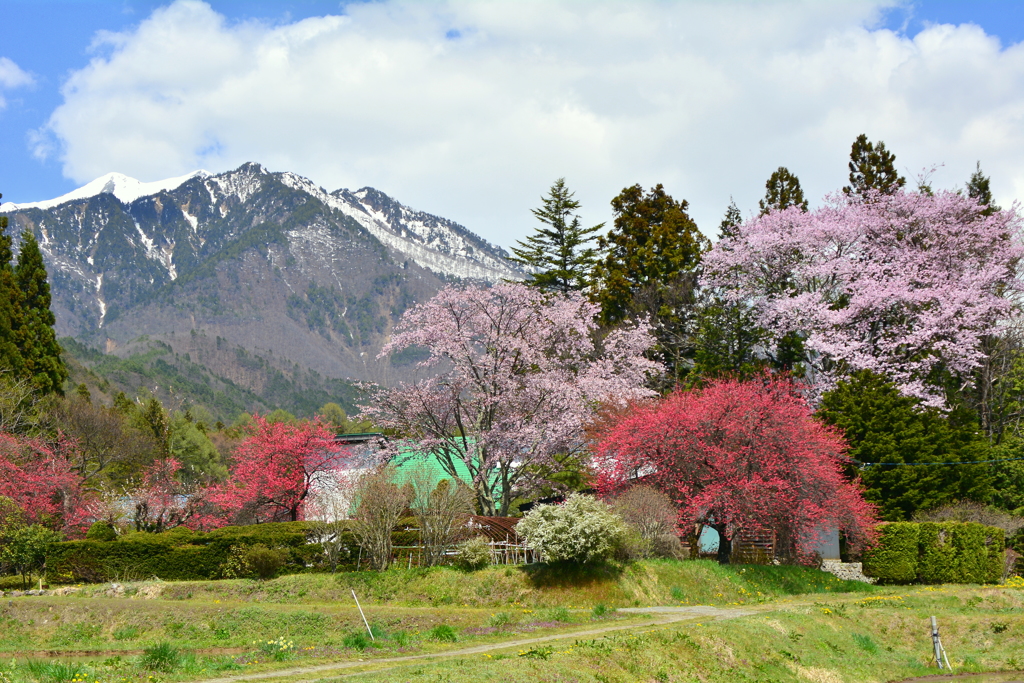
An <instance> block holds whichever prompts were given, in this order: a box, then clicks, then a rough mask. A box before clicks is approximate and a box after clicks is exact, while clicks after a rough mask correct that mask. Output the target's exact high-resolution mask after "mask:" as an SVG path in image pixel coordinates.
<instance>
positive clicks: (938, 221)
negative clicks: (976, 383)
mask: <svg viewBox="0 0 1024 683" xmlns="http://www.w3.org/2000/svg"><path fill="white" fill-rule="evenodd" d="M1020 228H1021V219H1020V218H1019V217H1018V216H1017V215H1016V214H1015V213H1013V212H1009V211H999V212H996V213H994V214H992V215H991V216H985V215H983V214H982V213H981V210H980V208H979V207H978V205H977V204H976V203H975V202H974V201H973V200H971V199H969V198H966V197H963V196H961V195H958V194H956V193H955V192H937V193H935V194H934V195H925V194H920V193H905V192H897V193H896V194H893V195H884V194H882V195H878V196H877V197H876V198H875V200H874V201H871V202H862V201H856V200H853V199H850V198H849V197H848V196H844V195H835V196H832V197H830V198H829V200H828V202H827V204H826V205H825V206H823V207H822V208H820V209H817V210H814V211H810V212H807V213H803V212H799V211H783V212H772V213H769V214H766V215H764V216H759V217H757V218H755V219H753V220H751V221H749V222H747V223H745V224H744V225H743V226H742V227H741V228H740V231H739V235H738V236H737V237H736V238H734V239H731V240H723V241H722V242H720V243H719V244H717V245H715V248H714V249H713V250H712V251H711V253H709V254H707V255H706V256H705V258H704V279H703V281H702V284H704V285H705V286H710V287H720V288H723V289H726V290H728V291H729V292H730V293H731V296H733V297H734V300H736V301H744V302H749V303H750V304H751V305H752V306H753V308H754V316H753V317H754V320H755V322H756V324H757V325H758V326H760V327H763V328H764V329H765V330H766V331H767V333H768V339H769V341H770V342H773V343H778V342H780V341H784V340H785V339H786V338H787V337H790V338H795V339H796V340H797V341H798V342H799V344H798V345H794V348H795V349H796V350H797V351H799V352H800V354H801V358H800V361H801V362H802V363H803V364H805V365H806V366H807V367H809V368H810V369H811V370H812V374H811V376H812V377H814V378H815V380H816V381H817V384H818V387H819V388H820V389H821V390H828V388H830V387H831V386H833V385H834V383H835V382H836V381H837V380H838V379H840V378H842V377H844V376H846V375H848V374H850V373H852V372H855V371H857V370H871V371H872V372H875V373H878V374H881V375H883V376H885V377H886V378H888V379H889V380H891V381H893V382H894V383H895V384H896V386H897V388H899V390H900V391H901V392H902V393H904V394H906V395H909V396H916V397H918V398H921V399H922V400H924V401H925V402H926V403H927V404H928V405H933V406H942V405H945V398H946V397H945V393H946V390H947V389H946V387H947V385H948V384H950V383H951V382H957V383H959V384H964V383H966V384H967V385H968V386H970V384H971V383H972V381H973V378H972V373H974V371H975V369H976V368H977V367H978V366H979V363H980V362H981V342H982V340H983V339H984V338H985V337H986V335H989V334H990V333H991V331H992V330H993V329H995V328H996V324H997V322H998V321H1000V320H1002V319H1004V318H1006V317H1007V315H1008V314H1009V312H1010V310H1011V306H1012V304H1011V301H1010V296H1011V295H1015V294H1016V292H1018V291H1019V290H1020V287H1021V284H1020V282H1019V281H1018V280H1017V278H1016V277H1015V267H1016V263H1017V262H1018V260H1019V259H1020V258H1021V257H1022V256H1024V247H1022V246H1021V244H1020V243H1019V242H1018V241H1017V240H1014V239H1007V235H1017V234H1019V231H1020Z"/></svg>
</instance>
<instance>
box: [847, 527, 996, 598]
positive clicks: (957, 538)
mask: <svg viewBox="0 0 1024 683" xmlns="http://www.w3.org/2000/svg"><path fill="white" fill-rule="evenodd" d="M878 532H879V536H878V539H877V540H876V542H875V543H874V544H873V545H872V547H870V548H868V549H867V550H865V552H864V573H865V574H867V575H868V576H874V577H876V578H878V579H879V581H880V582H882V583H911V582H914V581H919V582H921V583H997V582H998V581H999V580H1000V579H1001V578H1002V576H1003V573H1004V570H1005V532H1004V531H1003V529H1001V528H999V527H992V526H989V527H987V526H983V525H981V524H977V523H974V522H922V523H915V522H894V523H891V524H882V525H879V528H878Z"/></svg>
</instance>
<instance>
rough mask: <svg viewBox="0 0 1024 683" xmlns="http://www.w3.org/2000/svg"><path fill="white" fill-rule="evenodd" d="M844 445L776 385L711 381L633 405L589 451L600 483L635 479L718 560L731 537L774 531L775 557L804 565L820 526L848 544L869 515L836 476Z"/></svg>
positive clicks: (864, 534)
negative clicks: (667, 500) (713, 538)
mask: <svg viewBox="0 0 1024 683" xmlns="http://www.w3.org/2000/svg"><path fill="white" fill-rule="evenodd" d="M844 450H845V444H844V443H843V440H842V438H841V437H840V436H839V435H838V434H837V433H836V432H835V431H834V430H833V429H831V428H829V427H826V426H824V425H822V424H821V423H820V422H818V421H816V420H815V419H814V418H813V417H812V416H811V411H810V408H809V407H808V405H807V403H806V402H805V401H804V400H803V399H802V398H801V397H800V396H798V394H797V392H796V389H795V387H794V386H793V385H792V384H791V383H789V382H787V381H784V380H780V379H774V380H773V379H769V378H767V377H763V378H760V379H758V380H755V381H751V382H740V381H737V380H732V379H729V380H718V381H713V382H709V383H708V384H707V385H706V386H704V387H703V388H701V389H695V390H692V391H676V392H674V393H673V394H671V395H669V396H668V397H666V398H664V399H662V400H660V401H658V402H652V403H646V404H639V405H636V406H635V407H633V409H632V410H629V411H627V412H625V413H623V414H621V415H620V416H619V417H618V419H615V420H612V421H611V422H610V423H609V424H608V425H606V426H605V428H604V429H603V430H602V433H601V434H600V437H599V438H598V439H597V441H596V444H595V455H596V457H597V462H599V463H602V465H601V470H602V471H601V480H602V486H603V488H605V489H608V490H613V491H614V490H616V489H619V488H622V487H626V486H629V485H631V484H632V483H633V482H635V481H636V480H637V479H638V478H640V477H643V482H644V483H645V484H647V485H651V486H654V487H656V488H658V489H660V490H662V491H664V492H665V493H667V494H668V495H669V497H671V498H672V499H673V500H674V501H675V502H676V503H677V504H678V505H679V507H680V519H679V521H680V526H681V527H682V528H687V527H688V528H695V526H696V527H699V526H701V525H707V526H710V527H712V528H714V529H715V530H716V531H718V533H719V536H720V538H721V543H720V545H719V561H721V562H728V560H729V555H730V552H731V542H732V540H733V539H735V538H737V537H738V536H744V535H746V536H759V535H763V534H771V533H773V532H774V533H775V534H776V552H777V553H779V554H780V555H781V556H782V557H787V556H789V557H796V558H800V559H810V557H811V553H812V551H813V547H814V544H815V541H816V540H817V537H818V534H820V533H821V530H822V529H824V528H826V527H832V528H837V529H839V530H841V531H842V532H843V533H845V534H846V537H847V538H848V539H849V540H850V542H851V543H852V544H853V546H854V547H856V546H858V545H859V544H862V543H863V542H864V541H866V540H868V539H869V537H870V535H871V529H872V526H873V519H874V514H873V510H872V506H871V505H870V504H868V503H867V502H865V500H864V498H863V497H862V496H861V493H860V491H859V490H858V488H857V486H856V485H854V484H852V483H850V482H849V481H847V480H846V478H845V477H844V476H843V474H842V464H841V463H842V460H841V459H842V456H843V451H844Z"/></svg>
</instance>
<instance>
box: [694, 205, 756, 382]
mask: <svg viewBox="0 0 1024 683" xmlns="http://www.w3.org/2000/svg"><path fill="white" fill-rule="evenodd" d="M742 223H743V214H742V213H740V210H739V207H737V206H736V202H735V201H733V199H732V198H731V197H730V198H729V207H728V208H727V209H726V210H725V217H723V218H722V222H721V223H720V224H719V226H718V239H719V242H721V240H728V239H731V238H733V237H735V236H736V235H737V234H738V233H739V228H740V225H741V224H742ZM719 248H721V249H728V248H729V247H728V246H727V245H723V244H721V243H720V244H719ZM764 336H765V334H764V330H762V329H761V328H760V327H758V325H757V324H756V321H755V320H754V315H753V311H752V310H751V307H750V305H749V304H747V303H746V302H743V301H736V300H735V297H733V296H730V292H729V291H728V290H726V289H724V288H722V289H705V290H704V291H703V292H702V293H701V305H700V313H699V314H698V319H697V336H696V349H695V353H694V365H693V372H692V376H691V378H690V379H691V381H692V382H693V383H697V382H700V381H701V380H703V379H709V378H718V377H737V378H739V379H749V378H751V377H754V376H756V375H758V374H760V373H761V372H762V371H763V370H764V368H765V366H766V365H767V362H766V361H765V360H764V359H762V358H761V357H760V356H759V355H758V351H759V348H760V347H761V346H762V345H763V341H764Z"/></svg>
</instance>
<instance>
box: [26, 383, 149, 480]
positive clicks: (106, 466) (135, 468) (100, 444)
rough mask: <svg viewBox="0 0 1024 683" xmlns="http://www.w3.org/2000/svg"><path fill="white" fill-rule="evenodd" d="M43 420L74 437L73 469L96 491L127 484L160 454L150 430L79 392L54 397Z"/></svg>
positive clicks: (54, 428) (52, 428)
mask: <svg viewBox="0 0 1024 683" xmlns="http://www.w3.org/2000/svg"><path fill="white" fill-rule="evenodd" d="M129 405H131V404H129ZM131 407H132V409H133V410H134V406H133V405H131ZM42 421H43V422H44V424H45V426H46V427H47V428H48V429H50V430H51V431H53V432H59V433H62V434H64V435H66V436H67V437H68V438H69V439H72V440H74V442H75V448H74V450H73V451H71V453H70V454H69V455H71V456H72V468H73V469H74V471H75V473H76V474H77V475H78V477H79V478H80V479H81V481H82V484H83V485H84V486H86V487H88V488H90V489H93V490H96V489H100V488H103V487H104V486H113V487H115V488H117V487H119V486H121V485H124V484H126V483H127V482H129V481H131V480H132V479H134V478H135V477H136V476H137V475H139V474H140V473H141V472H142V470H143V468H145V467H146V466H148V465H149V464H150V463H152V462H153V461H154V460H155V459H157V458H159V457H160V455H161V449H160V445H159V443H158V442H157V441H156V439H155V437H154V436H153V435H152V431H151V430H150V429H148V428H142V429H140V428H139V427H137V426H135V425H134V424H133V423H132V421H131V420H130V419H128V418H126V417H125V415H124V414H123V413H121V412H118V411H116V410H115V409H113V408H107V407H104V406H102V405H97V404H94V403H91V402H89V401H86V400H85V399H83V398H81V397H80V396H77V395H75V396H66V397H53V399H52V400H50V401H48V402H47V403H46V410H45V415H44V417H43V418H42Z"/></svg>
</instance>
